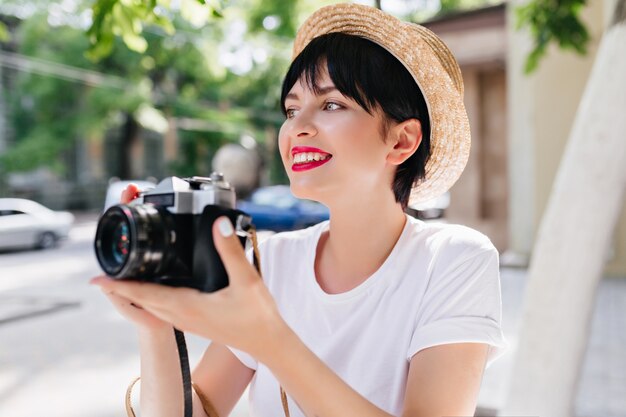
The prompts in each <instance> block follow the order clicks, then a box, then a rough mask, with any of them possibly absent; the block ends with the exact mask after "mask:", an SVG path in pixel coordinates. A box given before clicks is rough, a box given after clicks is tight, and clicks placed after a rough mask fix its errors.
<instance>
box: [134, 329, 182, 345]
mask: <svg viewBox="0 0 626 417" xmlns="http://www.w3.org/2000/svg"><path fill="white" fill-rule="evenodd" d="M173 334H174V328H173V327H172V326H170V325H167V326H159V327H139V328H138V329H137V335H138V336H139V340H144V341H152V340H154V341H157V342H158V341H161V340H163V339H166V338H167V339H171V338H172V337H173Z"/></svg>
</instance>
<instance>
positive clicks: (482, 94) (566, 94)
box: [425, 0, 626, 276]
mask: <svg viewBox="0 0 626 417" xmlns="http://www.w3.org/2000/svg"><path fill="white" fill-rule="evenodd" d="M517 4H521V3H519V2H512V3H508V4H501V5H497V6H493V7H487V8H483V9H479V10H473V11H470V12H466V13H459V14H454V15H449V16H446V17H442V18H439V19H435V20H431V21H429V22H427V23H425V26H427V27H429V28H430V29H431V30H433V31H434V32H435V33H437V34H438V35H439V36H440V37H441V38H442V39H443V40H444V41H445V42H446V43H447V44H448V45H449V46H450V48H451V49H452V51H453V53H454V54H455V56H456V57H457V59H458V61H459V64H460V66H461V69H462V72H463V78H464V81H465V104H466V107H467V110H468V114H469V118H470V123H471V128H472V152H471V156H470V160H469V162H468V165H467V168H466V171H465V173H464V174H463V176H462V177H461V179H460V180H459V181H458V183H457V184H456V185H455V186H454V187H453V188H452V190H451V206H450V208H449V210H448V213H447V214H448V218H449V219H450V221H452V222H460V223H464V224H467V225H470V226H472V227H474V228H476V229H478V230H481V231H482V232H484V233H485V234H487V235H488V236H490V237H491V239H492V240H493V242H494V244H495V245H496V246H497V247H498V249H499V250H500V251H501V252H504V254H503V259H504V260H512V261H514V262H519V263H520V264H522V265H523V264H525V263H527V262H528V257H529V256H530V254H531V252H532V245H533V242H534V240H535V237H536V233H537V230H538V227H539V224H540V221H541V217H542V214H543V211H544V210H545V208H546V205H547V202H548V199H549V197H550V192H551V189H552V184H553V181H554V178H555V176H556V173H557V170H558V167H559V162H560V160H561V156H562V154H563V150H564V148H565V144H566V143H567V140H568V138H569V133H570V128H571V126H572V124H573V121H574V118H575V116H576V111H577V108H578V103H579V102H580V99H581V97H582V94H583V91H584V88H585V84H586V81H587V77H588V75H589V73H590V71H591V68H592V65H593V61H594V59H595V55H596V52H597V47H598V45H599V42H600V39H601V36H602V33H603V31H604V28H605V27H606V25H607V23H608V19H609V16H610V15H611V13H612V11H613V6H614V0H596V1H593V2H588V3H587V5H586V7H585V9H584V12H583V16H582V18H583V21H584V23H585V24H586V25H587V28H588V30H589V33H590V35H591V42H590V44H589V48H588V53H587V55H585V56H580V55H577V54H574V53H573V52H564V51H561V50H559V49H558V48H557V47H555V46H551V47H550V48H549V52H548V54H547V56H546V57H545V58H544V59H543V60H542V61H541V63H540V66H539V68H538V69H537V70H536V71H535V72H534V73H533V74H531V75H525V74H524V71H523V68H524V62H525V59H526V57H527V55H528V53H529V52H530V50H531V47H532V44H531V40H530V37H529V35H528V34H527V32H525V31H518V30H516V29H515V28H516V22H515V10H514V8H515V5H517ZM625 110H626V109H625ZM594 215H596V213H592V212H590V213H589V216H594ZM572 227H576V225H575V224H573V225H572ZM607 273H608V274H609V275H622V276H624V275H626V210H624V211H623V213H622V216H621V220H620V222H619V224H618V226H617V228H616V230H615V234H614V239H613V251H612V253H611V254H610V258H609V259H608V265H607Z"/></svg>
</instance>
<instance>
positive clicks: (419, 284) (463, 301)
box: [233, 216, 507, 417]
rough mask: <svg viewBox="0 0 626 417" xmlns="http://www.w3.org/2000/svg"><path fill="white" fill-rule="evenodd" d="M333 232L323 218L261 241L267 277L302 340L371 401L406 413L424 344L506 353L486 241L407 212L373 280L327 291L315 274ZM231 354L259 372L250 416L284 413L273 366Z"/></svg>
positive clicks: (494, 258) (296, 415)
mask: <svg viewBox="0 0 626 417" xmlns="http://www.w3.org/2000/svg"><path fill="white" fill-rule="evenodd" d="M327 229H328V222H323V223H320V224H318V225H316V226H313V227H310V228H308V229H305V230H299V231H294V232H287V233H279V234H276V235H274V236H272V237H270V238H269V239H267V240H266V241H264V242H263V243H262V244H261V245H260V247H259V250H260V253H261V268H262V273H263V279H264V281H265V283H266V285H267V287H268V288H269V291H270V292H271V294H272V295H273V297H274V299H275V300H276V303H277V305H278V309H279V310H280V312H281V314H282V317H283V318H284V320H285V321H286V322H287V323H288V324H289V326H290V327H291V328H292V329H293V330H294V331H295V332H296V334H297V335H298V336H299V337H300V339H301V340H302V341H303V342H304V343H305V344H306V345H307V346H308V347H309V349H311V350H312V351H313V352H315V354H316V355H317V356H319V357H320V359H322V360H323V361H324V362H325V363H326V364H327V365H328V366H329V367H330V368H332V369H333V370H334V371H335V373H337V374H338V375H339V376H340V377H341V378H342V379H343V380H344V381H345V382H346V383H348V384H349V385H350V386H351V387H352V388H354V389H355V390H356V391H357V392H359V393H360V394H361V395H363V396H364V397H365V398H367V399H368V400H369V401H371V402H372V403H374V404H375V405H377V406H378V407H380V408H381V409H383V410H385V411H386V412H388V413H391V414H393V415H400V413H401V411H402V405H403V402H404V391H405V388H406V380H407V375H408V369H409V361H410V360H411V358H412V357H413V355H415V354H416V353H417V352H419V351H420V350H422V349H424V348H427V347H430V346H435V345H442V344H446V343H459V342H479V343H487V344H489V345H490V350H489V356H488V363H487V366H489V365H490V364H491V363H492V362H493V361H494V360H495V359H496V358H497V357H498V356H500V355H501V354H502V352H503V351H504V350H505V349H506V346H507V343H506V341H505V339H504V336H503V334H502V331H501V326H500V324H501V309H502V306H501V298H500V280H499V269H498V252H497V251H496V249H495V248H494V246H493V245H492V244H491V242H490V241H489V239H488V238H487V237H486V236H484V235H483V234H481V233H479V232H477V231H475V230H472V229H470V228H467V227H464V226H458V225H447V224H433V223H425V222H422V221H420V220H417V219H415V218H413V217H410V216H407V222H406V224H405V226H404V229H403V231H402V234H401V235H400V238H399V240H398V242H397V243H396V245H395V246H394V248H393V250H392V252H391V254H390V255H389V257H388V258H387V259H386V261H385V262H384V263H383V265H382V266H381V267H380V268H379V269H378V270H377V271H376V272H375V273H374V274H373V275H372V276H370V277H369V278H368V279H367V280H366V281H365V282H363V283H362V284H360V285H359V286H357V287H356V288H354V289H352V290H350V291H347V292H344V293H341V294H328V293H326V292H324V291H323V290H322V289H321V287H320V286H319V284H318V283H317V281H316V279H315V274H314V262H315V254H316V248H317V243H318V240H319V237H320V235H321V233H322V232H323V231H324V230H327ZM372 238H373V239H374V238H375V236H372ZM355 256H356V255H355ZM233 352H234V353H235V354H236V355H237V357H238V358H239V359H240V360H241V361H242V363H244V364H245V365H246V366H248V367H250V368H252V369H255V370H256V373H255V375H254V377H253V379H252V382H251V385H250V390H249V401H250V415H251V416H253V417H277V416H282V415H283V410H282V405H281V400H280V391H279V384H278V382H277V380H276V379H275V378H274V376H273V375H272V373H271V372H270V371H269V369H268V368H267V367H266V366H264V365H263V364H262V363H258V362H257V361H256V360H255V359H254V358H252V357H251V356H250V355H248V354H246V353H244V352H241V351H237V350H235V349H233ZM289 408H290V412H291V416H293V417H300V416H303V414H302V412H301V411H300V410H299V409H298V407H297V405H296V403H295V402H294V401H292V400H291V399H290V400H289Z"/></svg>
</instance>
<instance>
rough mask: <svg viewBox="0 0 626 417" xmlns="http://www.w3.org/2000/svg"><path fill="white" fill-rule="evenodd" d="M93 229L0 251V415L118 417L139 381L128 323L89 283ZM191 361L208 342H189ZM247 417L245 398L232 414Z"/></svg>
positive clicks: (93, 270)
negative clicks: (49, 244) (52, 242)
mask: <svg viewBox="0 0 626 417" xmlns="http://www.w3.org/2000/svg"><path fill="white" fill-rule="evenodd" d="M95 227H96V223H95V221H94V220H90V221H85V222H82V223H80V224H77V225H76V226H75V227H74V228H73V229H72V232H71V234H70V238H69V239H68V240H67V241H65V242H63V243H62V244H61V245H60V246H59V247H57V248H54V249H51V250H47V251H20V252H9V253H0V416H2V417H33V416H46V417H74V416H75V417H84V416H90V417H113V416H123V415H125V411H124V395H125V391H126V386H127V385H128V383H129V382H130V380H131V379H132V378H133V377H135V376H137V375H138V372H139V355H138V345H137V338H136V334H135V331H134V328H133V327H132V325H130V324H129V323H128V322H127V321H125V320H124V319H123V318H122V317H121V316H120V315H119V314H118V313H117V312H116V311H115V310H114V309H113V308H112V307H111V306H110V304H109V303H108V301H107V299H106V298H105V297H104V296H103V295H102V294H101V293H100V291H99V290H98V289H96V288H95V287H92V286H90V285H89V284H88V281H89V278H91V277H93V276H95V275H97V274H99V273H100V269H99V267H98V264H97V261H96V258H95V255H94V253H93V249H92V241H93V236H94V234H95ZM187 339H188V345H189V354H190V359H191V361H192V363H193V362H195V361H196V360H197V359H198V358H199V357H200V355H201V353H202V351H203V350H204V349H205V348H206V346H207V344H208V342H207V341H206V340H202V339H200V338H196V337H192V336H188V337H187ZM245 415H247V407H246V403H245V400H242V402H240V404H239V405H238V406H237V409H236V411H235V412H234V413H233V416H237V417H241V416H245Z"/></svg>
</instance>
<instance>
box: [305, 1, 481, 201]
mask: <svg viewBox="0 0 626 417" xmlns="http://www.w3.org/2000/svg"><path fill="white" fill-rule="evenodd" d="M335 32H341V33H346V34H349V35H355V36H359V37H362V38H365V39H368V40H370V41H372V42H375V43H376V44H378V45H380V46H381V47H383V48H385V49H386V50H387V51H388V52H389V53H391V54H392V55H393V56H395V57H396V58H397V59H398V60H399V61H400V62H402V63H403V64H404V66H405V67H406V68H407V70H408V71H409V72H410V73H411V75H412V76H413V78H414V79H415V82H416V83H417V85H418V87H419V88H420V90H421V91H422V94H423V95H424V99H425V100H426V105H427V107H428V113H429V116H430V129H431V132H430V148H431V153H430V158H429V159H428V162H427V163H426V167H425V173H426V175H425V178H423V179H422V180H420V181H418V182H417V183H416V184H415V185H414V186H413V188H412V190H411V196H410V198H409V205H414V204H418V203H421V202H425V201H428V200H431V199H433V198H436V197H438V196H440V195H441V194H443V193H445V192H446V191H447V190H449V189H450V188H451V187H452V185H454V183H455V182H456V181H457V180H458V179H459V177H460V176H461V173H462V172H463V170H464V169H465V165H466V164H467V160H468V158H469V152H470V143H471V134H470V126H469V120H468V117H467V112H466V110H465V105H464V104H463V82H462V79H461V76H460V70H459V68H458V64H457V63H456V60H454V57H453V56H452V53H451V52H450V51H449V49H448V48H447V47H446V46H445V44H443V42H441V40H439V38H438V37H437V36H436V35H434V34H433V33H432V32H431V31H430V30H428V29H426V28H424V27H423V26H419V25H417V24H414V23H408V22H402V21H401V20H399V19H396V18H395V17H393V16H390V15H388V14H386V13H384V12H382V11H380V10H378V9H375V8H373V7H368V6H363V5H359V4H352V3H341V4H335V5H331V6H327V7H323V8H321V9H319V10H317V11H316V12H315V13H313V14H312V15H311V16H310V17H309V18H308V19H307V20H306V21H305V22H304V23H303V24H302V26H301V27H300V29H299V30H298V34H297V36H296V39H295V42H294V47H293V57H294V58H295V57H296V56H298V55H299V54H300V52H302V50H303V49H304V48H305V47H306V45H308V44H309V42H310V41H311V40H312V39H314V38H316V37H318V36H321V35H324V34H327V33H335Z"/></svg>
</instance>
